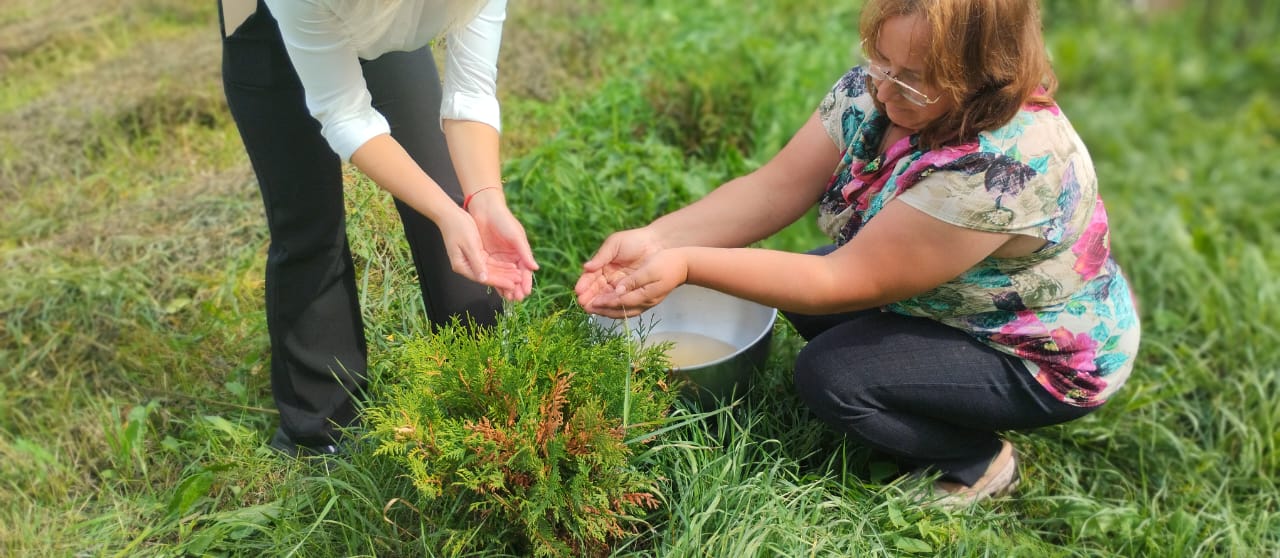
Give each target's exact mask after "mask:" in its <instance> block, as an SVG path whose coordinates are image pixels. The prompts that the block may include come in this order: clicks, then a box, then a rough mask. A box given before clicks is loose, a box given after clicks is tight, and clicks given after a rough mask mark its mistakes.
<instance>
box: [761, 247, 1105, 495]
mask: <svg viewBox="0 0 1280 558" xmlns="http://www.w3.org/2000/svg"><path fill="white" fill-rule="evenodd" d="M830 251H831V248H830V247H828V248H824V249H818V250H815V251H813V252H811V253H818V254H823V253H827V252H830ZM785 316H786V317H787V319H788V320H789V321H790V322H791V324H792V325H793V326H794V327H795V328H796V331H797V332H798V333H800V335H801V336H802V337H804V338H805V339H806V340H808V341H809V343H808V344H807V345H805V347H804V349H802V350H801V351H800V354H799V356H798V357H797V359H796V368H795V384H796V391H797V393H798V395H799V396H800V398H801V399H802V400H803V401H804V402H805V404H806V405H807V406H808V407H809V409H810V410H811V411H812V412H813V413H814V414H815V415H816V416H817V417H819V418H820V419H822V420H823V421H824V422H827V423H828V424H830V425H832V426H834V427H835V428H838V429H840V430H841V431H843V432H846V433H847V434H849V435H850V436H851V437H853V438H855V439H857V440H858V441H860V442H862V443H863V444H866V445H867V446H868V447H871V448H874V449H876V450H878V451H881V452H883V453H886V454H888V455H891V456H894V457H896V458H897V459H898V460H899V461H900V462H901V463H903V464H904V465H906V466H908V467H913V468H921V469H933V470H936V471H938V472H940V473H942V476H943V477H944V478H946V479H948V480H953V481H958V482H961V483H964V484H966V485H970V486H972V485H973V483H974V482H975V481H977V480H978V479H979V478H981V477H982V474H983V472H985V470H986V468H987V465H989V464H990V463H991V460H992V459H994V458H995V456H996V454H997V453H998V452H999V451H1000V438H999V436H998V431H1001V430H1024V429H1032V428H1037V427H1042V426H1048V425H1051V424H1057V423H1061V422H1065V421H1069V420H1072V419H1076V418H1079V417H1082V416H1084V415H1086V414H1088V413H1090V412H1092V411H1093V410H1095V409H1096V407H1093V408H1085V407H1076V406H1073V405H1070V404H1068V403H1064V402H1062V401H1059V400H1058V399H1056V398H1054V397H1053V396H1052V395H1050V394H1049V392H1048V390H1046V389H1044V388H1043V387H1041V386H1040V384H1039V383H1038V382H1037V381H1036V379H1035V377H1033V376H1032V375H1031V373H1030V372H1028V370H1027V368H1026V365H1024V364H1023V363H1022V361H1021V360H1019V359H1018V358H1016V357H1013V356H1010V355H1007V354H1004V353H1001V352H999V351H997V350H995V349H992V348H991V347H988V346H986V345H983V344H982V343H981V342H980V341H978V340H977V339H975V338H974V337H973V336H971V335H969V334H967V333H965V332H963V331H960V330H958V329H955V328H953V327H950V326H947V325H944V324H942V323H939V322H937V321H935V320H931V319H929V318H916V317H910V316H903V315H899V314H894V313H889V312H881V311H880V310H863V311H859V312H849V313H844V314H831V315H803V314H794V313H785Z"/></svg>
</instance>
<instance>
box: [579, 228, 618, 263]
mask: <svg viewBox="0 0 1280 558" xmlns="http://www.w3.org/2000/svg"><path fill="white" fill-rule="evenodd" d="M617 257H618V241H617V235H609V238H606V239H604V243H603V244H601V245H600V248H599V249H597V250H596V253H595V255H594V256H591V259H589V260H587V261H585V262H583V263H582V269H583V271H588V272H590V271H600V269H601V268H603V267H604V266H605V264H608V263H609V262H611V261H613V260H614V259H615V258H617Z"/></svg>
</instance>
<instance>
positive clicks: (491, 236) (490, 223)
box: [470, 199, 538, 300]
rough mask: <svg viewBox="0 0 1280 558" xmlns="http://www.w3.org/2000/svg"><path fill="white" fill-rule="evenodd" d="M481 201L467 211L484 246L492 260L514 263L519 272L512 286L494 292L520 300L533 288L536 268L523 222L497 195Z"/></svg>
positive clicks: (503, 296)
mask: <svg viewBox="0 0 1280 558" xmlns="http://www.w3.org/2000/svg"><path fill="white" fill-rule="evenodd" d="M483 201H484V203H477V204H473V205H471V206H470V212H471V216H472V217H473V218H474V219H475V224H476V229H477V231H478V232H479V234H480V240H481V242H483V244H484V249H485V250H486V251H487V252H488V254H489V257H490V258H492V259H494V260H495V261H498V262H503V263H508V264H511V265H513V266H515V269H516V271H517V272H518V275H519V277H518V279H517V280H516V281H515V285H514V287H512V288H510V289H498V294H500V295H502V298H505V299H507V300H523V299H524V298H525V297H526V296H529V293H530V292H533V272H534V271H536V270H537V269H538V262H537V261H535V260H534V259H533V250H531V249H530V248H529V239H528V237H527V236H526V235H525V231H524V226H523V225H521V224H520V221H519V220H517V219H516V217H515V215H512V214H511V210H510V209H508V208H507V204H506V203H505V202H503V201H501V200H500V199H498V200H489V199H485V200H483Z"/></svg>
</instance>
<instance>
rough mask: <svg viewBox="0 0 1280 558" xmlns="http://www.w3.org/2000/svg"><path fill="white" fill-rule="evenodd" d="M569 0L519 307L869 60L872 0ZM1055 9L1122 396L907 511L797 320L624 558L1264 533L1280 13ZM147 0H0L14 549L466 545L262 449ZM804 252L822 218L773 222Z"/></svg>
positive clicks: (258, 244)
mask: <svg viewBox="0 0 1280 558" xmlns="http://www.w3.org/2000/svg"><path fill="white" fill-rule="evenodd" d="M579 4H580V3H573V2H563V1H556V0H539V1H531V2H524V3H513V5H512V17H511V19H510V23H509V27H508V36H507V43H506V47H507V48H504V66H503V68H504V69H503V72H504V73H503V75H504V80H503V83H502V87H503V95H504V98H503V102H504V117H505V119H506V122H505V126H504V127H505V129H506V130H507V132H506V135H505V136H504V147H505V150H506V152H505V158H506V161H507V165H506V168H505V175H506V178H507V180H508V189H509V191H510V194H509V198H510V201H511V203H512V206H513V207H514V208H515V210H516V212H517V213H518V215H519V216H520V217H521V218H522V220H523V221H524V222H525V224H526V226H527V227H528V229H529V234H530V237H531V239H532V241H533V243H534V249H535V252H536V254H537V256H538V258H539V260H540V261H541V263H542V264H543V270H542V271H540V272H539V274H538V277H537V279H536V280H537V285H536V289H535V295H534V297H532V300H530V301H528V302H526V303H524V304H525V305H526V306H527V309H528V310H529V311H530V312H532V313H533V314H539V313H550V312H553V311H556V310H561V309H565V308H569V309H570V310H569V311H570V312H576V310H573V309H572V303H571V298H570V297H569V293H570V290H571V285H572V282H573V280H574V279H575V278H576V270H577V269H578V266H579V265H580V264H581V262H582V261H583V260H585V259H586V258H587V257H589V255H590V253H591V252H592V251H593V250H594V249H595V247H596V246H597V244H598V242H599V241H600V240H601V239H602V238H603V237H604V236H605V235H607V234H608V233H609V232H611V231H612V230H616V229H618V228H621V227H628V226H634V225H639V224H642V223H645V222H647V221H648V220H650V219H652V218H653V217H656V216H657V215H660V214H662V213H664V212H667V211H670V210H672V209H675V208H676V207H679V206H680V205H681V204H684V203H686V202H688V201H690V200H693V199H696V198H697V197H698V196H700V195H702V194H703V193H705V192H707V191H708V190H710V189H711V188H714V187H715V185H717V184H719V183H720V182H721V181H723V180H725V179H727V178H729V177H731V176H734V175H735V174H737V173H741V172H744V171H746V170H747V169H750V168H752V167H753V166H755V165H757V164H759V163H761V162H763V161H764V160H766V159H767V158H768V157H769V156H770V155H771V154H772V153H773V152H775V151H776V150H777V149H778V148H779V147H780V146H781V145H782V144H783V143H784V142H785V141H786V139H787V138H788V136H789V134H790V133H791V132H792V131H793V130H794V129H795V128H797V127H798V126H799V124H800V123H802V122H803V121H804V119H805V118H806V117H807V116H808V115H809V113H810V112H811V111H812V110H813V109H814V107H815V106H816V103H817V101H818V99H819V98H820V96H821V95H822V94H823V93H824V92H825V90H826V88H827V87H829V85H830V84H831V83H832V82H833V81H834V80H835V79H836V78H838V77H839V76H840V75H841V74H842V73H843V72H844V70H845V69H846V68H847V67H848V66H849V65H851V64H852V63H853V61H854V60H853V56H852V53H853V47H854V45H855V44H856V40H855V33H854V29H855V28H856V14H857V5H856V4H857V3H856V2H851V3H843V4H840V3H837V4H832V3H826V2H818V1H817V0H787V1H779V2H746V3H738V2H727V1H713V2H693V3H690V2H676V1H674V0H655V1H653V2H645V3H625V2H616V3H608V5H598V6H597V5H593V6H594V7H590V8H588V7H583V6H582V5H579ZM1049 4H1050V6H1048V7H1047V12H1046V26H1047V34H1048V41H1049V46H1050V49H1051V52H1052V53H1053V56H1054V60H1055V65H1056V68H1057V70H1058V72H1059V75H1060V77H1061V79H1062V87H1061V90H1060V93H1059V100H1060V102H1061V104H1062V106H1063V107H1064V110H1066V112H1067V114H1068V115H1069V116H1071V118H1072V119H1073V121H1074V122H1075V124H1076V126H1077V128H1078V130H1079V131H1080V133H1081V135H1082V136H1083V137H1084V139H1085V141H1086V143H1087V144H1088V145H1089V148H1090V151H1091V153H1092V154H1093V156H1094V158H1095V162H1096V165H1097V168H1098V172H1099V175H1100V177H1101V181H1102V189H1103V190H1102V191H1103V195H1104V197H1105V199H1106V201H1107V203H1108V209H1109V212H1110V216H1111V220H1112V223H1113V227H1114V228H1113V237H1112V243H1113V248H1114V250H1115V253H1116V255H1117V258H1118V259H1119V260H1120V262H1121V264H1122V265H1123V266H1124V268H1125V270H1126V273H1127V274H1128V276H1129V278H1130V279H1131V281H1132V283H1133V284H1134V286H1135V289H1136V290H1137V293H1138V296H1139V298H1140V305H1141V308H1140V311H1141V315H1142V319H1143V324H1144V339H1143V346H1142V352H1141V354H1140V355H1139V362H1138V365H1137V367H1136V369H1135V371H1134V374H1133V378H1132V379H1131V380H1130V383H1129V384H1128V386H1126V388H1125V389H1124V390H1123V391H1122V392H1121V393H1120V394H1119V396H1117V397H1116V398H1115V399H1114V400H1113V401H1112V402H1111V403H1110V404H1108V405H1107V406H1106V407H1105V408H1103V409H1102V410H1101V411H1099V412H1098V413H1095V414H1093V415H1090V416H1088V417H1086V418H1084V419H1081V420H1079V421H1075V422H1073V423H1069V424H1066V425H1062V426H1058V427H1053V428H1047V429H1042V430H1038V431H1034V432H1028V433H1015V434H1013V435H1012V438H1013V440H1014V441H1015V443H1017V445H1018V446H1019V448H1020V451H1021V452H1022V454H1023V456H1024V457H1025V459H1024V465H1023V468H1022V474H1023V478H1024V480H1023V484H1022V488H1021V490H1020V493H1019V496H1018V497H1017V498H1016V499H1010V500H1006V501H1001V502H998V503H994V504H990V505H985V506H982V507H980V508H978V509H976V510H973V511H969V512H965V513H959V512H946V511H942V510H938V509H934V508H922V507H920V506H918V505H916V504H915V503H914V502H913V499H912V498H911V496H910V493H911V490H912V489H913V488H915V487H914V486H912V485H911V484H909V483H905V482H904V481H898V480H894V479H893V471H892V468H891V467H890V466H889V465H888V464H887V463H884V462H882V460H881V459H880V458H878V457H877V456H876V455H874V454H871V453H870V452H868V451H867V450H866V449H865V448H862V447H860V446H858V445H857V444H854V443H852V442H849V441H846V440H844V439H842V438H841V437H840V436H839V435H837V434H835V433H833V432H831V431H829V430H827V429H825V428H824V427H822V426H821V425H820V424H819V423H818V422H817V421H816V420H815V419H813V418H812V417H810V416H808V415H807V414H806V413H805V412H804V411H803V409H802V407H801V406H800V405H799V402H798V400H797V399H796V398H795V396H794V395H793V394H792V393H791V390H790V365H791V358H792V357H793V356H794V354H795V352H796V351H797V350H798V349H799V348H800V346H801V341H800V340H799V339H798V338H797V337H796V336H795V335H794V333H793V332H791V331H790V330H789V329H788V328H787V327H786V326H785V325H779V327H778V330H777V332H776V333H777V335H775V341H774V351H773V355H772V356H771V360H770V365H769V367H768V370H766V371H765V373H764V374H762V375H761V376H760V377H759V379H758V381H757V384H756V387H755V389H754V391H753V392H752V394H751V397H750V398H749V399H748V400H747V401H745V402H744V403H743V405H741V406H740V408H737V409H734V410H733V411H732V412H727V413H721V414H718V415H715V416H714V417H711V418H709V419H706V420H704V421H701V422H697V423H695V424H693V425H691V426H687V427H684V428H680V429H676V430H673V431H669V432H666V433H665V434H664V435H663V436H662V438H661V440H660V442H658V443H656V444H655V445H653V446H652V447H648V448H645V449H644V450H643V453H641V454H639V455H638V456H637V457H636V462H637V465H638V466H640V467H644V468H646V469H647V470H650V471H653V472H655V473H656V474H658V475H661V476H662V477H663V478H664V479H665V480H664V481H663V483H662V492H663V504H664V505H663V507H661V508H659V509H658V510H657V511H655V512H654V513H653V514H652V516H651V517H648V518H646V520H647V522H648V525H649V528H648V529H647V530H645V531H644V532H642V533H641V534H640V535H639V536H638V537H635V538H633V539H630V540H628V541H627V542H625V543H624V544H622V545H620V546H619V547H617V548H616V549H615V553H616V554H617V555H620V556H847V555H886V556H889V555H904V554H905V555H910V554H917V555H923V556H932V555H947V556H976V555H995V556H1269V555H1277V554H1280V489H1278V487H1277V482H1276V479H1277V478H1278V477H1280V405H1277V404H1276V401H1277V400H1278V399H1280V280H1278V279H1276V277H1277V276H1280V246H1278V244H1280V240H1277V239H1278V238H1280V235H1278V234H1277V233H1278V232H1280V231H1278V230H1277V229H1280V225H1278V224H1277V223H1280V203H1276V202H1275V201H1274V200H1275V197H1274V186H1273V185H1274V183H1275V182H1276V181H1277V179H1280V158H1277V157H1276V156H1275V153H1276V151H1277V147H1278V146H1280V145H1278V144H1280V93H1278V92H1277V89H1276V84H1277V83H1280V58H1277V57H1276V56H1275V53H1276V52H1280V38H1278V37H1280V8H1278V7H1277V6H1276V5H1274V4H1273V3H1265V2H1257V1H1251V0H1224V1H1222V2H1215V3H1212V5H1211V6H1210V5H1208V3H1200V2H1187V4H1188V6H1187V7H1186V8H1183V9H1180V10H1176V11H1173V12H1169V13H1162V14H1153V15H1138V14H1133V13H1131V12H1129V11H1128V10H1127V9H1126V8H1124V7H1123V5H1122V3H1097V2H1085V1H1075V2H1068V1H1061V2H1059V1H1054V2H1050V3H1049ZM111 6H115V4H112V3H108V5H107V6H106V7H103V8H102V10H110V9H114V8H112V7H111ZM131 6H132V7H130V8H128V10H127V11H126V12H125V14H124V17H117V18H114V19H113V18H112V17H109V16H108V15H107V13H108V12H106V11H103V12H101V13H97V14H96V15H95V14H92V13H91V14H88V15H86V14H85V12H83V11H78V10H70V11H69V12H68V13H69V15H68V16H67V18H66V19H65V20H59V19H58V18H56V17H49V14H47V13H40V12H38V11H35V10H34V9H33V8H32V7H31V6H27V5H25V4H21V3H17V4H14V5H13V6H12V10H13V11H12V12H10V11H7V10H9V9H10V6H9V5H7V4H6V5H0V30H2V31H4V33H3V35H4V36H5V37H7V38H15V37H16V38H22V37H32V38H30V39H29V40H27V42H25V43H23V42H22V41H18V40H17V39H6V40H5V41H0V47H3V48H0V72H2V73H0V76H3V77H0V155H3V157H2V158H0V199H2V200H3V201H4V202H5V203H4V204H3V206H2V207H0V217H2V218H0V272H3V274H4V277H5V280H4V281H3V282H0V402H3V403H2V404H0V555H6V556H8V555H14V556H72V555H94V556H99V555H102V556H135V555H144V556H173V555H196V556H203V555H210V556H225V555H236V556H258V555H299V556H349V555H381V556H401V555H428V556H435V555H449V554H450V553H449V552H448V549H449V548H462V546H459V541H456V540H453V541H450V540H447V539H446V538H445V537H446V536H447V535H446V534H442V533H439V532H436V531H435V530H433V529H432V528H431V520H430V514H431V513H434V512H432V511H431V510H427V509H424V508H422V507H421V506H419V505H418V504H416V503H415V502H416V500H415V499H414V498H415V497H416V496H415V492H414V489H413V487H412V486H411V484H410V483H409V481H408V480H407V479H405V478H403V476H402V475H403V473H404V471H402V470H399V469H397V467H396V466H395V464H394V463H392V462H390V461H389V460H387V459H385V458H379V457H376V456H374V455H373V454H372V451H371V448H365V449H368V450H369V451H364V450H362V449H360V448H357V451H356V452H355V453H354V454H353V455H352V456H351V457H350V458H349V459H348V460H346V461H339V462H332V463H329V465H328V467H327V468H321V467H316V466H309V465H307V464H301V463H292V462H288V461H285V460H282V459H280V458H278V457H276V456H275V455H273V454H272V452H270V451H269V450H267V449H265V448H264V447H263V442H264V441H265V439H266V437H267V436H268V435H269V433H270V432H271V428H273V426H274V423H275V415H274V411H273V410H272V409H271V407H272V404H271V399H270V394H269V389H268V381H267V354H268V353H267V339H266V337H267V336H266V328H265V322H264V318H263V315H262V300H261V297H262V270H263V260H264V257H265V244H266V235H265V223H264V222H263V219H262V215H261V212H262V209H261V203H260V201H259V199H258V194H257V190H256V186H255V185H254V183H253V180H252V175H251V173H250V171H249V170H248V166H247V162H246V161H245V158H244V154H243V150H242V148H241V147H240V144H239V138H238V137H237V135H236V133H235V130H234V125H233V124H232V122H231V119H230V117H229V115H227V114H226V111H225V106H224V104H223V103H222V101H221V92H220V85H219V84H218V82H217V64H218V58H217V55H218V54H217V53H218V49H217V45H216V37H217V29H216V25H215V24H214V19H213V17H214V15H213V11H212V4H211V3H208V5H207V6H206V5H205V4H201V6H203V7H201V8H199V9H196V8H189V7H186V4H184V3H181V2H175V1H171V0H149V1H146V2H141V3H137V4H136V5H133V4H131ZM72 16H74V17H72ZM33 21H47V22H48V25H50V26H52V27H49V28H45V29H32V28H31V27H30V26H29V25H26V24H27V23H30V22H33ZM85 22H90V23H87V24H86V23H85ZM93 22H97V23H93ZM60 23H61V24H65V25H66V26H67V27H66V28H65V29H62V28H58V27H56V26H57V25H59V24H60ZM24 25H26V26H24ZM522 26H523V27H524V29H523V31H520V29H521V28H522ZM12 30H22V31H23V33H26V34H23V35H19V34H17V33H16V31H14V32H11V31H12ZM24 40H25V39H24ZM18 47H21V49H19V48H18ZM347 201H348V208H349V211H350V216H351V227H350V233H351V243H352V248H353V251H354V252H355V253H356V254H357V260H358V262H357V263H358V276H357V280H358V284H359V285H360V289H361V301H362V303H363V308H364V312H365V323H366V324H367V326H368V332H367V336H368V338H369V341H370V347H371V352H372V353H373V355H374V358H375V360H376V361H378V362H385V360H378V359H386V358H387V357H388V356H389V355H394V354H396V353H397V351H399V350H401V348H402V347H403V346H404V345H403V344H404V343H405V342H406V341H407V340H410V339H413V338H415V337H420V336H422V335H424V331H425V324H424V321H425V320H424V319H423V315H422V303H421V300H420V299H419V295H418V290H417V287H416V285H415V284H414V282H413V275H412V273H413V272H412V264H411V262H410V259H409V256H408V253H407V249H406V247H405V245H404V241H403V239H402V238H401V237H400V235H399V224H398V223H397V222H396V220H395V217H394V210H393V209H391V207H390V205H389V202H388V199H387V197H386V195H385V194H383V193H381V192H379V191H377V190H376V189H374V188H373V187H372V186H371V185H370V184H368V183H367V181H364V180H363V179H361V178H359V177H357V176H355V175H352V177H351V188H349V191H348V198H347ZM821 241H822V238H821V237H820V235H819V234H818V232H817V231H816V227H814V226H813V223H812V220H806V221H802V222H799V223H797V224H796V225H794V226H792V227H790V228H788V229H787V230H786V231H784V233H782V234H780V235H779V236H777V237H775V238H772V239H769V240H768V241H766V242H765V243H764V244H766V245H768V246H771V247H777V248H785V249H790V250H803V249H807V248H809V247H812V246H813V245H816V244H817V243H819V242H821ZM374 370H375V372H376V373H377V374H379V376H378V377H376V378H375V381H376V382H389V381H393V380H394V379H395V370H393V369H388V368H387V367H385V366H382V367H375V368H374ZM380 403H385V402H382V401H378V400H374V401H371V402H370V404H371V405H375V406H376V405H379V404H380ZM448 505H449V504H448V503H443V504H441V506H442V508H441V509H445V510H447V509H448ZM492 546H493V547H492V551H491V552H485V553H482V554H483V555H485V556H502V555H507V554H510V553H511V552H512V550H511V549H509V548H502V547H501V545H492Z"/></svg>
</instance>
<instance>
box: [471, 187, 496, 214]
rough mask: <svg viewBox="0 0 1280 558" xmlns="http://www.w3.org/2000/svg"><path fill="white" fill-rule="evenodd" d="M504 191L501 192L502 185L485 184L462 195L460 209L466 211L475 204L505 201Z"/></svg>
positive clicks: (483, 204)
mask: <svg viewBox="0 0 1280 558" xmlns="http://www.w3.org/2000/svg"><path fill="white" fill-rule="evenodd" d="M506 199H507V196H506V193H505V192H503V190H502V186H485V187H484V188H480V189H478V190H475V191H473V192H471V193H470V194H467V195H465V196H463V198H462V209H463V211H466V212H468V213H470V212H471V209H472V208H474V207H477V206H486V205H490V204H492V203H494V202H502V203H504V204H505V203H506Z"/></svg>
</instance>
